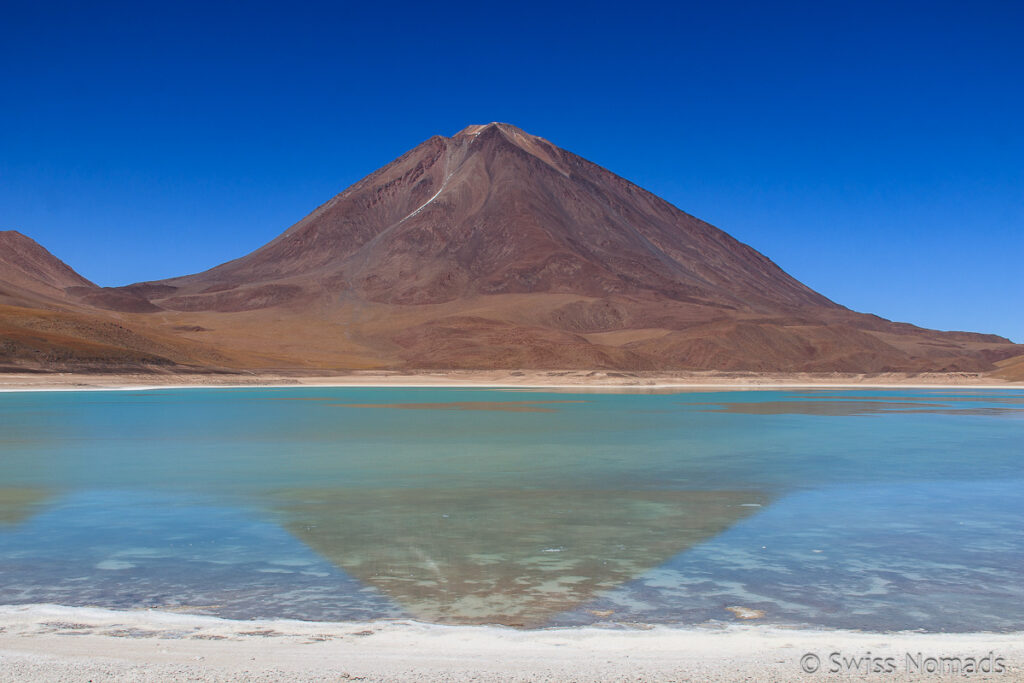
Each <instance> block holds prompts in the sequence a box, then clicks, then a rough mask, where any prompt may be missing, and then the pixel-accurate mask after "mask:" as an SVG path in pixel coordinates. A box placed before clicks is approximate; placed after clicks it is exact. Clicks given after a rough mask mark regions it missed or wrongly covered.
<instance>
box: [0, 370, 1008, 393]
mask: <svg viewBox="0 0 1024 683" xmlns="http://www.w3.org/2000/svg"><path fill="white" fill-rule="evenodd" d="M273 387H285V388H298V387H322V388H346V387H351V388H387V387H393V388H424V389H436V388H452V389H523V390H547V389H550V390H558V391H564V390H578V391H610V392H618V391H627V392H628V391H674V390H678V391H707V390H711V391H715V390H746V389H755V390H756V389H761V390H772V389H936V390H949V389H979V390H995V389H1024V382H1013V381H1008V380H999V379H994V378H990V377H986V376H984V375H979V374H975V373H921V374H907V373H873V374H853V373H827V374H816V373H788V374H787V373H738V372H719V371H703V372H686V373H684V372H679V373H625V372H614V371H608V372H605V371H593V372H587V371H579V370H574V371H557V370H551V371H536V370H533V371H490V370H452V371H431V372H428V371H423V372H410V373H398V372H385V371H354V372H349V373H345V374H332V375H315V374H296V373H283V372H282V373H272V372H268V373H259V374H247V375H242V374H212V373H197V374H141V373H139V374H130V373H111V374H100V373H97V374H89V373H14V372H8V373H0V393H5V392H22V391H129V390H138V391H141V390H162V389H203V388H216V389H241V388H273Z"/></svg>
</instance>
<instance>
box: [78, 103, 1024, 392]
mask: <svg viewBox="0 0 1024 683" xmlns="http://www.w3.org/2000/svg"><path fill="white" fill-rule="evenodd" d="M69 282H70V281H69ZM64 291H65V294H66V295H67V296H69V297H71V298H72V299H75V300H76V301H77V302H78V304H79V305H80V306H83V307H86V308H87V309H88V310H89V311H91V312H93V313H97V312H99V311H106V314H108V315H116V316H117V317H118V319H119V320H121V321H124V322H125V323H127V324H131V325H138V326H145V327H146V329H148V330H151V331H154V333H158V334H159V335H161V338H163V336H164V335H169V336H173V337H174V339H176V340H178V341H181V342H182V343H186V344H193V345H196V346H195V348H199V347H200V346H201V347H202V349H203V352H202V355H201V358H202V359H203V360H202V362H203V363H208V362H209V359H210V358H215V359H217V362H218V363H219V364H220V365H221V366H223V367H228V368H237V367H274V368H317V369H351V368H395V369H416V368H549V369H553V368H560V369H561V368H564V369H600V368H603V369H620V370H684V369H718V370H753V371H846V372H880V371H910V372H915V371H951V370H966V371H987V370H991V369H993V368H994V367H995V365H994V364H995V363H996V362H998V361H1001V360H1003V359H1006V358H1010V357H1013V356H1017V355H1020V354H1021V353H1022V350H1021V347H1020V346H1017V345H1014V344H1011V343H1010V342H1008V341H1007V340H1005V339H1002V338H1001V337H996V336H994V335H979V334H971V333H964V332H956V333H947V332H936V331H932V330H923V329H920V328H917V327H914V326H912V325H907V324H899V323H891V322H889V321H887V320H883V319H881V318H878V317H876V316H871V315H864V314H860V313H855V312H853V311H850V310H848V309H846V308H844V307H842V306H840V305H838V304H836V303H834V302H832V301H830V300H829V299H827V298H826V297H824V296H822V295H821V294H818V293H817V292H815V291H813V290H811V289H810V288H808V287H807V286H805V285H803V284H801V283H800V282H798V281H797V280H795V279H794V278H792V277H791V276H789V275H788V274H786V273H785V272H784V271H783V270H782V269H780V268H779V267H778V266H777V265H775V264H774V263H773V262H772V261H771V260H770V259H768V258H767V257H765V256H764V255H762V254H760V253H758V252H757V251H756V250H754V249H752V248H751V247H749V246H747V245H745V244H742V243H740V242H738V241H737V240H735V239H733V238H732V237H730V236H729V235H728V234H726V233H725V232H723V231H721V230H719V229H718V228H716V227H714V226H712V225H709V224H708V223H705V222H704V221H702V220H700V219H698V218H695V217H693V216H691V215H689V214H687V213H685V212H683V211H681V210H679V209H678V208H676V207H674V206H672V205H671V204H669V203H668V202H666V201H664V200H662V199H660V198H659V197H656V196H655V195H653V194H651V193H650V192H647V191H646V190H644V189H642V188H640V187H637V186H636V185H634V184H633V183H630V182H629V181H627V180H625V179H623V178H621V177H619V176H617V175H615V174H614V173H612V172H610V171H608V170H606V169H604V168H602V167H600V166H598V165H596V164H593V163H591V162H589V161H587V160H586V159H583V158H581V157H579V156H577V155H575V154H572V153H571V152H568V151H566V150H564V149H561V148H559V147H557V146H555V145H553V144H552V143H550V142H548V141H547V140H545V139H543V138H540V137H537V136H535V135H531V134H529V133H526V132H525V131H523V130H521V129H519V128H517V127H515V126H512V125H510V124H507V123H489V124H485V125H473V126H468V127H466V128H464V129H463V130H461V131H460V132H458V133H456V134H455V135H453V136H451V137H443V136H434V137H432V138H430V139H428V140H426V141H424V142H423V143H421V144H420V145H418V146H416V147H415V148H413V149H412V150H410V151H409V152H407V153H405V154H403V155H402V156H401V157H399V158H398V159H395V160H394V161H392V162H391V163H389V164H388V165H386V166H384V167H383V168H381V169H379V170H378V171H375V172H374V173H371V174H370V175H368V176H367V177H365V178H363V179H362V180H360V181H359V182H357V183H355V184H354V185H352V186H351V187H349V188H348V189H346V190H345V191H343V192H342V193H341V194H338V195H337V196H335V197H334V198H332V199H330V200H329V201H328V202H327V203H325V204H323V205H322V206H320V207H318V208H317V209H316V210H315V211H313V212H312V213H311V214H309V215H308V216H306V217H305V218H303V219H302V220H301V221H299V222H298V223H296V224H295V225H293V226H292V227H290V228H289V229H288V230H286V231H285V232H284V233H282V234H281V235H280V236H279V237H277V238H276V239H274V240H273V241H271V242H270V243H268V244H266V245H265V246H263V247H261V248H259V249H257V250H256V251H254V252H252V253H249V254H247V255H245V256H242V257H241V258H238V259H236V260H234V261H230V262H228V263H225V264H223V265H220V266H217V267H215V268H212V269H210V270H208V271H205V272H202V273H197V274H194V275H186V276H183V277H177V278H172V279H169V280H162V281H156V282H144V283H139V284H135V285H129V286H127V287H120V288H98V287H95V286H92V285H91V283H87V282H84V281H83V282H82V283H79V285H77V286H67V285H66V286H65V290H64ZM178 348H179V347H178V346H175V349H178ZM197 358H199V356H197ZM196 362H197V363H198V362H200V361H199V360H197V361H196Z"/></svg>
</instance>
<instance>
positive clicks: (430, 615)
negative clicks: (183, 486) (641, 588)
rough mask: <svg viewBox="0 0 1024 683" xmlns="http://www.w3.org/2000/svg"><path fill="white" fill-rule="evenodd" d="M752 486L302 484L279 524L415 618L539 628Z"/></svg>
mask: <svg viewBox="0 0 1024 683" xmlns="http://www.w3.org/2000/svg"><path fill="white" fill-rule="evenodd" d="M765 502H766V498H765V496H764V495H763V494H758V493H752V492H748V491H572V490H568V491H567V490H554V491H551V490H517V491H511V490H507V491H502V490H492V489H471V490H466V489H457V490H455V489H453V490H421V489H387V490H365V489H362V490H354V489H340V488H335V489H301V490H288V491H282V492H279V493H278V494H277V495H275V496H274V497H273V503H272V504H273V505H274V507H275V509H276V510H277V511H278V513H279V514H280V516H281V517H280V520H281V523H282V525H283V526H284V527H286V528H287V529H288V530H289V531H291V532H292V533H293V534H294V535H296V536H297V537H299V538H300V539H302V541H304V542H305V543H306V544H308V545H309V546H310V547H311V548H312V549H314V550H315V551H316V552H317V553H319V554H320V555H321V556H323V557H325V558H326V559H328V560H329V561H330V562H331V563H333V564H334V565H336V566H337V567H339V568H341V569H343V570H344V571H345V572H346V573H348V574H350V575H351V576H354V577H356V578H358V579H360V580H362V581H364V582H366V583H367V584H370V585H372V586H373V587H375V588H377V589H379V590H380V591H381V592H382V593H383V594H385V595H387V596H388V597H389V598H391V599H392V600H394V601H396V602H397V603H399V604H400V605H402V607H403V608H404V609H405V610H407V611H408V612H409V613H411V614H412V615H413V616H415V617H416V618H418V619H423V620H427V621H431V622H444V623H474V624H488V623H498V624H506V625H513V626H526V627H531V626H542V625H544V624H545V623H546V622H547V621H548V620H549V619H550V618H551V616H553V615H554V614H557V613H559V612H563V611H565V610H569V609H573V608H575V607H577V606H578V605H580V604H581V603H583V602H585V601H588V600H591V599H592V598H593V597H594V596H595V595H597V594H599V593H601V592H603V591H608V590H611V589H613V588H615V587H617V586H619V585H620V584H622V583H623V582H625V581H628V580H629V579H631V578H633V577H634V576H637V575H638V574H640V573H642V572H644V571H646V570H648V569H650V568H652V567H655V566H657V565H659V564H661V563H663V562H664V561H665V560H667V559H668V558H671V557H673V556H675V555H677V554H678V553H680V552H683V551H684V550H686V549H687V548H689V547H691V546H693V545H694V544H697V543H699V542H701V541H704V540H706V539H708V538H710V537H712V536H715V535H716V534H718V533H720V532H722V531H723V530H725V529H727V528H728V527H729V526H731V525H732V524H733V523H735V522H736V521H738V520H740V519H742V518H744V517H746V516H748V515H750V514H751V513H752V512H755V511H757V510H758V508H759V506H760V505H761V504H763V503H765Z"/></svg>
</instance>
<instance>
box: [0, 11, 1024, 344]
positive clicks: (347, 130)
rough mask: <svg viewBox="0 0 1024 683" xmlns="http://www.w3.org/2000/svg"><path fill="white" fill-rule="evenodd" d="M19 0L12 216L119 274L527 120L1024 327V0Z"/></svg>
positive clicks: (8, 23)
mask: <svg viewBox="0 0 1024 683" xmlns="http://www.w3.org/2000/svg"><path fill="white" fill-rule="evenodd" d="M3 10H4V11H3V17H2V19H0V229H16V230H20V231H21V232H24V233H25V234H27V235H29V236H31V237H33V238H35V239H36V240H38V241H39V242H40V243H42V244H43V245H44V246H46V247H47V248H49V249H50V250H51V251H53V252H54V253H55V254H57V255H58V256H59V257H61V258H63V259H64V260H66V261H68V262H69V263H70V264H71V265H72V266H73V267H75V268H76V269H78V270H79V271H80V272H81V273H82V274H83V275H85V276H86V277H88V278H90V279H92V280H94V281H96V282H97V283H99V284H102V285H117V284H127V283H129V282H134V281H138V280H147V279H156V278H162V277H168V276H173V275H181V274H185V273H189V272H195V271H199V270H203V269H205V268H208V267H211V266H214V265H216V264H218V263H221V262H223V261H226V260H229V259H232V258H235V257H238V256H240V255H242V254H243V253H245V252H247V251H250V250H252V249H254V248H256V247H258V246H260V245H261V244H263V243H265V242H266V241H268V240H270V239H271V238H273V237H275V236H276V235H277V234H279V233H280V232H281V231H283V230H284V229H285V228H287V227H288V226H289V225H291V224H292V223H294V222H296V221H298V220H299V219H300V218H302V217H303V216H304V215H305V214H306V213H308V212H309V211H311V210H312V209H313V208H315V207H316V206H317V205H319V204H321V203H322V202H324V201H326V200H327V199H329V198H330V197H331V196H333V195H334V194H336V193H338V192H340V191H341V190H343V189H344V188H345V187H346V186H348V185H349V184H351V183H353V182H355V181H356V180H358V179H359V178H361V177H362V176H364V175H366V174H367V173H370V172H371V171H373V170H375V169H377V168H378V167H380V166H382V165H384V164H386V163H387V162H389V161H391V160H392V159H393V158H394V157H396V156H398V155H399V154H401V153H403V152H404V151H406V150H408V149H409V148H411V147H413V146H415V145H416V144H418V143H419V142H421V141H422V140H424V139H426V138H427V137H429V136H431V135H433V134H435V133H440V134H445V135H451V134H454V133H455V132H456V131H458V130H459V129H461V128H463V127H464V126H466V125H468V124H471V123H486V122H488V121H494V120H499V121H508V122H510V123H513V124H516V125H518V126H520V127H522V128H524V129H526V130H527V131H529V132H531V133H534V134H537V135H541V136H543V137H545V138H547V139H549V140H551V141H552V142H554V143H555V144H557V145H560V146H562V147H565V148H567V149H569V150H571V151H573V152H576V153H578V154H581V155H582V156H584V157H587V158H588V159H590V160H592V161H594V162H597V163H599V164H601V165H603V166H605V167H607V168H609V169H611V170H612V171H614V172H616V173H618V174H620V175H622V176H625V177H626V178H628V179H630V180H632V181H634V182H636V183H638V184H639V185H641V186H643V187H645V188H647V189H649V190H651V191H653V192H655V193H657V194H659V195H661V196H663V197H665V198H666V199H668V200H669V201H671V202H672V203H674V204H676V205H677V206H679V207H680V208H682V209H684V210H685V211H688V212H689V213H692V214H694V215H696V216H698V217H701V218H703V219H705V220H707V221H709V222H711V223H714V224H715V225H717V226H719V227H721V228H722V229H724V230H726V231H727V232H729V233H731V234H733V235H734V236H736V237H737V238H738V239H741V240H743V241H744V242H747V243H748V244H751V245H752V246H754V247H755V248H757V249H759V250H760V251H762V252H763V253H765V254H767V255H768V256H769V257H770V258H772V259H773V260H775V261H776V262H777V263H779V264H780V265H781V266H782V267H783V268H784V269H786V270H787V271H788V272H790V273H791V274H793V275H794V276H795V277H797V278H798V279H800V280H802V281H803V282H805V283H806V284H808V285H810V286H811V287H813V288H815V289H817V290H818V291H820V292H822V293H823V294H825V295H826V296H828V297H830V298H832V299H834V300H836V301H838V302H840V303H842V304H844V305H847V306H849V307H851V308H854V309H856V310H862V311H869V312H873V313H877V314H879V315H882V316H885V317H887V318H892V319H896V320H906V321H910V322H914V323H917V324H921V325H925V326H929V327H936V328H940V329H971V330H977V331H985V332H996V333H999V334H1003V335H1007V336H1010V337H1011V338H1013V339H1015V340H1016V341H1021V342H1024V312H1022V310H1024V305H1022V302H1024V274H1022V271H1024V268H1022V265H1021V264H1022V256H1024V123H1022V122H1024V40H1021V38H1020V36H1021V35H1024V3H1020V2H1010V1H1008V2H971V3H964V2H957V3H953V2H941V1H940V2H915V3H900V2H878V3H875V2H857V3H852V2H851V3H846V4H845V6H843V3H827V2H826V3H822V2H805V3H804V2H801V3H795V2H794V3H785V2H783V3H762V2H758V3H729V2H717V3H693V4H692V5H687V4H685V3H684V4H677V3H665V4H659V3H643V2H631V3H616V4H609V5H601V4H594V3H578V4H576V3H551V2H548V3H537V4H530V3H503V4H492V3H476V4H465V5H456V4H450V5H443V4H437V3H431V2H418V3H410V4H403V3H387V4H384V3H366V2H364V3H360V5H358V6H355V5H348V4H345V3H331V4H327V3H324V4H309V3H300V2H292V3H277V4H269V3H268V4H262V3H256V2H251V3H217V2H213V3H190V2H179V3H164V4H156V3H138V2H133V3H126V4H118V3H95V4H93V3H77V4H71V3H49V2H31V3H29V2H5V3H3Z"/></svg>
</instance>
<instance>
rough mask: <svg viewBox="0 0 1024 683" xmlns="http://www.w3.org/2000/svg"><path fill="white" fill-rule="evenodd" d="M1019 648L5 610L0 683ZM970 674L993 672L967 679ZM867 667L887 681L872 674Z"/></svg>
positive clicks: (991, 660)
mask: <svg viewBox="0 0 1024 683" xmlns="http://www.w3.org/2000/svg"><path fill="white" fill-rule="evenodd" d="M1022 636H1024V634H1019V633H1017V634H985V633H972V634H921V633H906V632H903V633H861V632H853V631H810V630H798V629H783V628H776V627H767V626H755V625H745V624H744V625H730V626H721V627H708V628H691V629H672V628H665V627H654V628H628V627H627V628H620V629H602V628H574V629H551V630H540V631H519V630H514V629H509V628H499V627H480V626H433V625H426V624H420V623H416V622H408V621H391V622H386V621H380V622H370V623H314V622H299V621H231V620H226V619H218V618H213V617H202V616H191V615H184V614H172V613H167V612H154V611H130V612H115V611H107V610H99V609H89V608H69V607H57V606H45V605H43V606H13V607H12V606H8V607H0V680H2V681H28V680H31V681H86V680H89V681H113V680H116V681H166V680H176V681H184V680H196V681H199V680H201V681H339V680H362V681H368V682H369V681H445V682H449V681H483V682H486V681H708V682H717V681H793V680H806V681H813V680H823V681H859V680H895V681H904V680H910V681H918V680H971V681H1024V637H1022ZM969 658H973V659H969ZM986 658H987V659H986ZM867 660H870V662H868V661H867ZM968 661H972V662H973V665H974V666H975V667H976V668H977V667H980V668H988V669H990V671H989V672H983V671H977V672H975V673H965V671H966V669H965V668H964V667H967V666H968ZM857 662H859V670H858V668H857V667H858V664H857ZM876 662H877V667H878V668H881V669H887V672H877V671H876V672H873V673H872V672H871V671H870V670H869V669H870V666H876ZM869 664H870V666H869ZM816 666H817V667H818V668H817V670H814V671H812V670H813V669H815V667H816ZM953 667H960V668H959V669H958V671H959V673H950V671H951V669H952V668H953ZM1000 668H1001V669H1002V670H1001V671H1000V670H999V669H1000ZM836 669H839V670H838V671H837V670H836ZM848 669H852V670H848ZM932 669H936V671H934V672H932V671H929V670H932ZM865 670H867V672H866V673H865Z"/></svg>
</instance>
